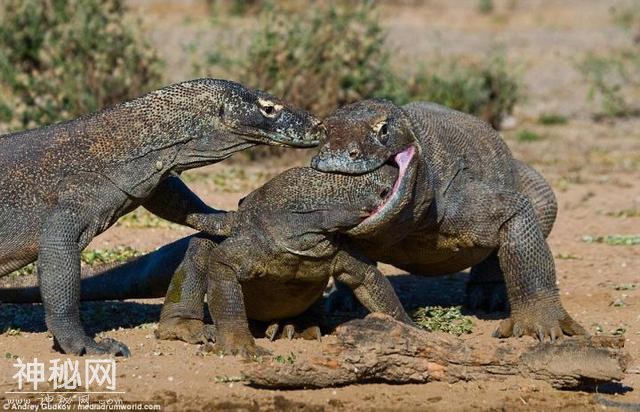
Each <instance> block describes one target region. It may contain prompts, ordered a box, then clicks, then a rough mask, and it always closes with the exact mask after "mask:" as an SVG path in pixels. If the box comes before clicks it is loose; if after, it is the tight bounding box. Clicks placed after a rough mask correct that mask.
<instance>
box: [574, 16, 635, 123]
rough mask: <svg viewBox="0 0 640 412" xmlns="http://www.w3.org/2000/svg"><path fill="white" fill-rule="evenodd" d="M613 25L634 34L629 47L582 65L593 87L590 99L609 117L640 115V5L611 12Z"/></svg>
mask: <svg viewBox="0 0 640 412" xmlns="http://www.w3.org/2000/svg"><path fill="white" fill-rule="evenodd" d="M610 11H611V16H612V19H613V22H614V23H615V24H616V25H617V26H618V27H620V28H621V29H623V30H625V31H627V32H629V33H630V40H631V41H630V43H629V45H628V46H626V47H622V48H620V49H617V50H611V51H608V52H606V53H599V54H595V53H590V54H588V55H587V56H586V57H585V58H584V59H583V60H582V61H580V62H579V63H578V70H579V71H580V72H581V73H582V75H583V76H584V78H585V79H586V80H587V82H588V84H589V94H588V97H589V98H590V99H591V100H594V101H596V102H597V103H598V104H599V105H600V108H601V111H602V113H599V114H598V116H600V115H604V116H609V117H620V116H628V115H632V114H638V111H639V107H638V106H637V104H636V105H634V102H636V101H637V100H638V97H640V96H639V93H638V92H639V91H640V3H631V4H630V5H627V6H622V7H620V8H616V7H612V8H611V9H610Z"/></svg>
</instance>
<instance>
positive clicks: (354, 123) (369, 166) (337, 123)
mask: <svg viewBox="0 0 640 412" xmlns="http://www.w3.org/2000/svg"><path fill="white" fill-rule="evenodd" d="M324 125H325V127H326V129H327V137H326V139H325V140H324V142H323V143H322V145H321V148H320V152H319V153H318V154H317V155H316V156H315V157H314V158H313V160H312V162H311V165H312V166H313V168H315V169H318V170H321V171H323V172H338V173H346V174H363V173H367V172H370V171H372V170H376V169H377V168H379V167H381V166H382V165H384V164H390V165H393V166H395V167H397V168H398V169H399V172H398V179H397V180H396V182H395V184H394V185H393V189H392V193H391V194H390V195H389V196H387V198H386V200H385V202H384V203H382V204H381V205H380V206H379V207H378V208H377V209H376V210H375V211H374V213H372V214H371V216H369V217H368V218H367V219H366V220H365V221H364V222H362V223H361V224H360V225H358V226H357V227H355V228H354V229H352V230H351V231H350V232H349V234H351V235H366V234H371V233H373V232H375V231H377V230H379V229H380V228H381V227H382V225H385V224H387V223H389V222H392V221H393V220H395V219H397V218H398V217H399V216H400V214H401V213H402V212H403V210H404V209H405V207H406V206H407V205H408V204H409V202H410V200H411V198H412V194H413V187H414V185H415V181H416V173H417V167H418V166H417V163H418V162H417V158H418V156H417V154H418V151H419V146H418V143H417V141H416V137H415V135H414V133H413V131H412V125H411V122H410V120H409V118H408V117H407V115H406V114H405V113H404V112H403V111H402V109H401V108H400V107H398V106H396V105H395V104H393V103H391V102H387V101H384V100H364V101H360V102H357V103H353V104H350V105H347V106H344V107H341V108H340V109H338V110H336V111H335V112H334V113H333V114H332V115H330V116H329V117H328V118H327V119H325V121H324Z"/></svg>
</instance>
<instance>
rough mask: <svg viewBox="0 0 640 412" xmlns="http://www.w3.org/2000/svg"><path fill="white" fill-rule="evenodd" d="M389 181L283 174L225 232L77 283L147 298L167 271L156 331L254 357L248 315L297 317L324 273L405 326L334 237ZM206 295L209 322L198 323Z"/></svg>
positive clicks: (380, 285)
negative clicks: (211, 341)
mask: <svg viewBox="0 0 640 412" xmlns="http://www.w3.org/2000/svg"><path fill="white" fill-rule="evenodd" d="M397 177H398V169H397V168H395V167H392V166H385V167H382V168H379V169H377V170H376V171H375V172H373V173H369V174H365V175H361V176H347V175H339V174H331V173H322V172H318V171H316V170H313V169H311V168H294V169H290V170H287V171H285V172H284V173H282V174H280V175H279V176H276V177H275V178H274V179H272V180H271V181H269V182H267V183H266V184H265V185H264V186H262V187H260V188H259V189H257V190H255V191H254V192H252V193H251V194H249V195H248V196H247V197H246V198H245V199H243V201H241V203H240V205H239V207H238V211H237V212H236V213H235V215H234V219H233V223H231V227H230V235H229V236H228V237H227V238H224V237H212V236H208V235H205V234H197V235H194V236H190V237H188V238H185V239H182V240H179V241H177V242H174V243H172V244H169V245H167V246H165V247H163V248H161V249H159V250H157V251H155V252H152V253H150V254H148V255H145V256H142V257H140V258H138V259H136V260H134V261H131V262H128V263H126V264H124V265H122V266H120V267H117V268H115V269H112V270H109V271H107V272H104V273H101V274H98V275H94V276H93V277H90V278H88V279H85V281H83V292H84V296H86V297H91V298H92V299H95V300H107V299H117V298H125V297H136V296H141V297H150V295H152V294H154V293H155V294H156V295H157V294H158V293H161V291H162V290H163V289H162V287H163V286H164V287H166V285H167V283H168V280H169V278H170V277H171V276H172V275H173V279H172V281H171V286H170V287H169V292H168V294H167V299H166V301H165V306H164V307H163V310H162V316H161V322H160V325H159V328H158V332H159V335H160V337H172V338H179V339H182V340H185V341H190V342H194V341H206V340H207V338H215V341H216V346H217V347H218V348H219V349H220V350H222V351H226V352H229V353H238V354H241V355H243V356H249V355H253V354H256V353H259V351H258V348H257V347H256V346H255V343H254V339H253V337H252V335H251V333H250V331H249V325H248V322H247V317H248V318H250V319H255V320H260V321H277V320H280V319H285V318H291V317H295V316H298V315H300V314H301V313H303V312H304V311H305V310H307V309H308V308H309V307H310V306H311V305H312V304H313V303H314V302H316V301H317V300H318V298H320V297H321V296H322V293H323V291H324V290H325V287H326V285H327V282H328V280H329V278H330V276H334V278H335V279H336V280H337V281H339V282H342V283H344V284H346V285H347V286H349V287H350V288H351V289H352V290H353V292H354V293H355V295H356V297H357V298H358V300H359V301H360V302H361V303H362V304H363V305H364V306H365V307H366V308H367V309H369V310H370V311H376V312H383V313H386V314H388V315H391V316H393V317H394V318H396V319H398V320H400V321H403V322H406V323H412V321H411V319H410V318H409V316H408V315H407V314H406V312H405V311H404V309H403V308H402V306H401V304H400V302H399V300H398V298H397V296H396V294H395V292H394V290H393V287H392V286H391V284H390V282H389V280H388V279H387V278H386V277H385V276H384V275H383V274H382V273H381V272H380V271H379V270H378V269H377V268H376V267H375V265H372V264H371V263H372V262H371V261H370V260H368V259H367V258H365V257H364V256H362V255H360V254H358V253H357V252H356V251H353V250H351V249H350V248H349V247H348V245H347V243H346V242H345V240H346V238H344V236H342V235H341V233H343V232H345V231H347V230H349V229H351V228H353V227H355V226H356V225H358V224H359V223H361V222H362V221H363V220H365V219H366V218H368V217H370V216H371V215H372V214H375V213H376V210H379V208H380V206H381V205H382V204H383V203H384V201H385V200H386V198H387V197H388V196H389V195H390V194H391V193H392V188H393V186H394V182H395V181H396V179H397ZM178 263H179V266H177V267H176V265H177V264H178ZM174 272H175V275H174ZM125 274H126V275H125ZM207 277H208V282H207ZM207 283H208V291H207ZM35 289H36V288H22V289H17V290H11V289H2V290H1V291H0V300H2V301H5V302H7V301H33V300H37V295H36V293H35ZM153 291H155V292H153ZM205 291H207V296H208V302H209V310H210V313H211V317H212V319H213V320H214V322H215V328H207V327H204V324H203V322H202V319H203V307H204V295H205ZM211 330H214V331H215V332H214V334H215V335H214V336H212V333H211Z"/></svg>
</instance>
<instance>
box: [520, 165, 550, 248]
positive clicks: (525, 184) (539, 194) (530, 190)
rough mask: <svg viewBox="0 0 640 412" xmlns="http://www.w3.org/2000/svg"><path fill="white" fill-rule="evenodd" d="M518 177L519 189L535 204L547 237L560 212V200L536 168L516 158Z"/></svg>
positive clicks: (534, 206)
mask: <svg viewBox="0 0 640 412" xmlns="http://www.w3.org/2000/svg"><path fill="white" fill-rule="evenodd" d="M514 163H515V169H516V174H517V179H518V189H519V190H520V192H522V193H524V194H526V195H527V196H528V197H529V200H531V203H532V204H533V208H534V209H535V212H536V216H537V217H538V222H539V223H540V229H542V233H543V234H544V237H545V238H546V237H547V236H549V233H551V229H552V228H553V223H554V222H555V221H556V215H557V213H558V202H557V201H556V196H555V195H554V194H553V190H552V189H551V186H550V185H549V183H547V181H546V180H544V177H542V175H541V174H540V173H538V172H537V171H536V170H535V169H534V168H532V167H531V166H529V165H527V164H526V163H523V162H521V161H519V160H514Z"/></svg>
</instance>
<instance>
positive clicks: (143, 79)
mask: <svg viewBox="0 0 640 412" xmlns="http://www.w3.org/2000/svg"><path fill="white" fill-rule="evenodd" d="M0 4H1V5H0V85H1V86H0V88H1V89H2V90H0V131H1V129H5V131H6V130H15V129H22V128H31V127H35V126H39V125H43V124H48V123H52V122H57V121H61V120H66V119H70V118H74V117H77V116H78V115H80V114H81V113H86V112H90V111H94V110H96V109H99V108H101V107H104V106H107V105H110V104H112V103H115V102H118V101H121V100H124V99H127V98H131V97H133V96H136V95H139V94H141V93H142V92H144V91H147V90H149V89H152V88H154V87H155V86H157V84H158V83H159V81H160V64H159V59H158V57H157V55H156V54H155V52H154V51H153V50H152V49H151V48H150V47H149V46H148V45H147V44H146V43H145V42H144V41H143V40H142V39H141V38H140V35H139V32H138V30H137V24H138V21H137V20H136V19H133V18H130V16H128V15H127V13H126V7H125V6H124V0H46V1H43V0H3V1H2V3H0Z"/></svg>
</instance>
